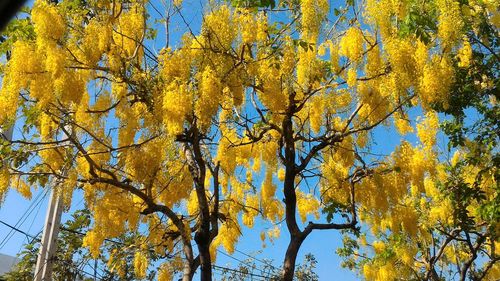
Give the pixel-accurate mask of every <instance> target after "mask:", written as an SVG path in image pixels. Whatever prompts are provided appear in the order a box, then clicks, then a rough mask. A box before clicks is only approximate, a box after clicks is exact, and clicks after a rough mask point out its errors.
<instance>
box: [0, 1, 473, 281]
mask: <svg viewBox="0 0 500 281" xmlns="http://www.w3.org/2000/svg"><path fill="white" fill-rule="evenodd" d="M155 4H157V3H155V2H154V1H151V2H147V1H141V0H133V1H111V0H110V1H87V2H80V1H69V0H68V1H61V2H60V3H57V4H55V3H48V2H47V1H43V0H40V1H36V2H35V5H34V7H33V10H32V11H31V13H30V16H29V17H28V18H27V19H25V20H24V23H25V24H24V25H21V26H20V27H19V28H20V29H21V30H22V31H23V32H17V33H15V34H17V35H16V36H11V37H9V38H8V39H9V40H7V41H6V42H7V43H8V44H10V45H8V46H9V50H11V56H10V60H9V61H8V63H7V64H6V65H5V67H4V76H3V83H2V90H1V92H0V101H1V103H2V105H6V106H5V109H4V110H3V111H2V112H0V124H3V125H4V126H6V125H9V124H12V122H13V121H14V120H15V119H16V116H19V115H20V116H21V117H22V118H21V119H22V122H20V123H22V127H23V128H22V135H21V137H20V138H17V139H14V140H13V141H5V142H4V143H3V144H2V154H1V155H2V158H3V159H4V160H5V163H6V164H5V165H3V166H2V170H1V175H2V176H1V177H0V191H2V193H4V192H5V190H6V188H7V186H8V183H9V181H10V182H11V183H13V186H14V188H15V189H17V190H18V191H20V192H21V193H22V194H25V195H26V196H28V197H29V194H30V191H31V186H35V185H45V184H46V183H47V180H48V178H49V177H51V178H54V179H56V182H58V183H59V184H58V185H57V190H58V191H59V192H60V194H61V196H63V198H65V199H66V203H67V204H69V202H68V201H69V199H70V198H71V195H72V193H73V191H74V189H75V188H81V189H83V190H84V193H85V200H86V203H87V205H88V206H89V208H90V210H91V213H92V215H93V229H92V230H91V231H90V232H88V234H87V236H86V237H85V239H84V244H85V245H86V246H88V247H90V249H91V251H92V252H93V253H94V254H95V255H97V254H98V253H99V248H100V245H101V244H102V242H103V240H104V239H105V238H111V237H117V236H119V235H120V234H122V233H124V232H126V231H134V232H138V233H141V234H142V236H141V238H139V239H137V241H135V242H136V244H137V245H138V246H139V248H140V249H142V250H141V251H138V252H137V253H136V256H135V261H134V263H135V267H136V269H135V273H136V274H137V277H138V278H142V277H144V273H145V272H146V269H147V266H148V253H149V251H148V250H149V249H150V248H153V249H154V250H155V251H156V252H157V253H158V254H160V255H166V256H167V254H168V255H172V256H174V258H172V259H168V260H166V262H165V264H164V265H162V266H161V267H160V278H161V280H165V279H169V278H170V276H171V275H172V272H174V271H177V270H183V276H184V280H190V279H192V278H193V274H194V272H195V271H196V269H197V268H198V267H200V268H201V274H200V275H201V279H202V280H210V279H211V264H212V262H214V261H215V259H216V256H215V253H216V251H215V250H216V249H217V248H218V247H220V246H222V247H224V248H225V249H226V251H228V252H229V253H231V252H232V251H234V247H235V243H236V242H237V241H238V238H239V236H240V234H241V229H242V227H243V226H246V227H253V226H254V221H255V219H256V218H257V217H258V218H259V219H260V220H262V221H263V222H264V223H265V225H268V226H271V227H269V228H270V230H269V231H267V232H266V231H263V232H262V239H263V240H264V239H266V237H270V238H276V237H278V236H279V230H280V229H279V225H280V223H281V222H282V221H284V222H285V224H286V230H287V232H288V233H289V235H290V240H289V246H288V249H287V251H286V253H285V254H284V264H283V279H284V280H292V279H293V275H294V269H295V262H296V258H297V254H298V251H299V249H300V246H301V244H302V243H303V242H304V240H305V239H306V238H307V237H308V235H309V234H310V233H311V232H313V231H318V230H329V229H337V230H339V229H340V230H350V231H352V232H353V233H354V234H358V233H359V232H360V228H359V226H360V222H362V223H363V224H364V225H366V226H368V227H369V229H370V230H371V231H372V232H373V233H386V232H387V231H389V232H391V233H395V234H397V233H403V234H405V235H407V237H409V238H415V237H417V236H420V235H422V230H421V229H420V228H418V227H417V221H418V216H419V213H418V209H417V210H416V209H415V206H414V204H413V203H414V202H413V201H414V200H413V199H414V198H415V197H419V196H420V198H424V195H422V194H425V196H426V195H429V196H434V195H432V194H434V193H430V192H433V191H435V190H434V189H430V187H429V184H430V182H432V180H433V179H435V177H436V176H437V175H438V174H439V163H438V158H437V153H438V151H437V149H436V132H437V129H438V115H437V113H436V112H435V111H434V110H433V108H436V106H437V107H439V106H440V107H442V108H448V107H449V96H450V88H451V86H452V84H453V81H454V76H455V69H454V63H455V62H456V61H458V62H459V64H462V65H468V64H469V63H470V60H471V55H472V54H471V53H472V52H471V47H470V43H469V41H468V39H463V37H462V35H463V33H462V28H456V27H457V26H456V19H457V17H458V16H460V15H459V14H460V10H459V9H458V7H459V6H457V5H459V4H458V2H455V1H453V0H438V1H435V2H432V3H428V4H426V5H420V4H421V3H419V2H418V1H408V2H404V1H401V2H388V1H367V2H366V3H365V2H355V1H347V2H346V3H345V5H342V6H338V7H329V3H328V1H326V0H304V1H282V2H280V3H275V2H273V1H234V2H233V3H232V4H233V5H232V6H228V5H226V4H224V3H216V2H210V3H208V4H207V6H208V7H207V8H208V9H207V10H206V13H205V14H204V15H203V18H202V24H201V28H199V31H198V28H197V27H193V26H191V25H190V23H189V22H190V21H189V20H188V19H187V18H186V16H185V14H184V12H185V11H184V10H183V9H182V3H181V1H174V2H173V3H166V5H165V7H164V8H165V9H158V8H157V7H156V6H155ZM417 8H418V9H422V11H423V13H424V14H425V13H433V14H437V15H438V16H437V20H436V21H435V22H432V21H429V22H425V21H424V22H423V25H422V24H420V23H421V21H422V19H415V14H416V13H415V9H417ZM163 12H165V13H166V14H163ZM153 14H160V15H161V16H160V18H161V20H162V21H163V22H164V23H165V28H161V29H160V27H159V25H158V24H157V23H156V21H155V20H158V17H155V16H152V15H153ZM173 18H176V19H177V20H178V24H180V25H181V26H183V27H184V28H185V30H186V31H187V32H186V34H184V35H183V36H182V37H181V39H179V41H178V42H176V44H175V45H174V46H171V45H170V43H169V42H170V37H171V32H170V30H171V24H172V22H173V20H172V19H173ZM415 23H419V24H415ZM436 23H437V28H434V29H433V28H427V25H433V26H434V25H435V24H436ZM158 30H161V31H165V33H166V38H163V37H161V36H158V32H157V31H158ZM155 39H156V40H163V42H162V45H163V47H162V48H161V50H156V49H155V48H154V45H155V44H154V43H153V42H154V40H155ZM165 39H166V40H165ZM457 48H458V49H459V50H460V51H459V52H456V50H457ZM157 51H158V52H157ZM457 53H458V54H457ZM412 107H415V108H419V109H420V111H421V112H422V114H421V115H422V116H421V117H420V119H419V121H418V124H416V123H415V122H416V121H415V118H414V117H413V116H414V115H416V114H409V113H408V110H409V109H410V108H412ZM417 114H418V113H417ZM382 126H385V127H386V128H387V130H390V131H391V137H394V138H396V137H398V136H399V135H405V134H410V133H412V132H413V131H414V129H415V128H416V134H415V135H416V136H417V138H418V139H419V142H418V143H416V144H415V143H413V144H412V143H411V142H409V141H402V142H401V144H399V145H398V146H397V147H396V148H395V150H394V152H393V153H392V154H391V155H389V156H387V157H382V156H378V154H376V153H375V151H380V147H379V146H378V145H377V144H378V143H380V142H384V141H385V139H386V138H387V136H382V137H381V138H378V137H377V136H378V135H379V134H377V130H378V128H379V127H382ZM384 147H385V146H384ZM384 149H385V150H388V149H391V148H387V147H385V148H384ZM386 154H387V153H386ZM278 187H279V188H278ZM435 194H436V195H438V194H439V192H436V193H435ZM320 211H321V212H323V213H325V214H326V215H324V216H321V215H320ZM297 215H298V216H297ZM310 215H314V216H315V219H314V220H312V217H311V216H310ZM437 218H440V217H439V216H438V217H437ZM308 220H309V221H308ZM193 241H194V242H196V247H194V246H193V244H192V243H193ZM194 248H195V249H194ZM116 254H117V255H118V254H119V253H116ZM119 268H120V266H119V263H118V262H117V263H116V264H115V269H116V270H117V271H119V270H120V269H119ZM373 276H374V275H369V274H367V275H366V277H367V278H368V279H371V278H373V279H375V278H374V277H373ZM377 276H379V275H377ZM380 276H382V275H380ZM384 276H385V275H384ZM381 278H382V279H383V277H381Z"/></svg>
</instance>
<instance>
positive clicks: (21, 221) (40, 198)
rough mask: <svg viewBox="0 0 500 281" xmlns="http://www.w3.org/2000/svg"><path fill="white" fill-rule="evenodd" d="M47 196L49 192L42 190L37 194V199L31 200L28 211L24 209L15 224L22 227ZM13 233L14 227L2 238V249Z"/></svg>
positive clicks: (0, 245) (0, 247) (0, 244)
mask: <svg viewBox="0 0 500 281" xmlns="http://www.w3.org/2000/svg"><path fill="white" fill-rule="evenodd" d="M42 195H43V196H42ZM45 196H47V192H40V193H39V194H38V195H37V197H36V198H35V200H33V202H31V204H30V205H29V206H28V208H27V209H26V211H24V213H23V215H22V216H21V217H20V218H19V219H18V220H17V222H16V224H15V225H14V226H15V227H20V226H21V225H23V224H24V222H25V221H26V220H27V219H28V218H29V216H30V215H31V213H32V212H33V211H34V210H35V208H36V207H37V206H38V205H40V204H41V203H42V202H43V200H44V199H45ZM37 201H38V202H37ZM25 216H26V217H25ZM13 235H14V233H13V232H12V229H11V230H10V231H9V233H7V235H6V236H5V238H4V239H3V240H2V242H0V249H2V248H3V247H4V246H5V245H6V244H7V242H8V241H9V240H10V238H12V236H13Z"/></svg>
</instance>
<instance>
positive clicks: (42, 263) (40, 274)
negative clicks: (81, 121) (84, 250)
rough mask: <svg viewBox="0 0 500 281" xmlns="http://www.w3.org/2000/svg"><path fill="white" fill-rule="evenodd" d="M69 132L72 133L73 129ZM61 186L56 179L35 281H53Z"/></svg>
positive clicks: (59, 217) (60, 181)
mask: <svg viewBox="0 0 500 281" xmlns="http://www.w3.org/2000/svg"><path fill="white" fill-rule="evenodd" d="M67 129H68V128H67ZM68 131H69V132H71V128H69V129H68ZM62 174H63V176H65V175H66V170H65V168H63V169H62ZM59 184H62V180H57V179H54V183H53V186H52V190H51V194H50V201H49V208H48V210H47V216H46V218H45V226H44V229H43V235H42V241H41V244H40V250H39V252H38V258H37V261H36V267H35V273H34V274H35V276H34V281H52V268H53V263H54V259H55V256H56V250H57V236H58V234H59V225H60V224H61V215H62V211H63V202H62V199H61V197H60V196H59V194H57V191H56V188H57V186H58V185H59Z"/></svg>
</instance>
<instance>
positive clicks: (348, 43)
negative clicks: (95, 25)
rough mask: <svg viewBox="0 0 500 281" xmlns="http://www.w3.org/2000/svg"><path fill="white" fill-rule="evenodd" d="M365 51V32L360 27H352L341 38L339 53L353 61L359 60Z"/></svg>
mask: <svg viewBox="0 0 500 281" xmlns="http://www.w3.org/2000/svg"><path fill="white" fill-rule="evenodd" d="M363 51H364V38H363V32H362V31H361V29H359V27H355V26H352V27H350V28H349V29H348V30H347V31H346V33H345V35H344V36H342V39H340V44H339V54H340V55H342V56H345V57H347V58H348V59H349V60H351V61H353V62H358V61H359V60H360V59H362V54H363Z"/></svg>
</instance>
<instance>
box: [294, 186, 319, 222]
mask: <svg viewBox="0 0 500 281" xmlns="http://www.w3.org/2000/svg"><path fill="white" fill-rule="evenodd" d="M296 193H297V210H298V212H299V216H300V219H301V220H302V222H306V220H307V215H309V214H314V216H315V218H316V219H319V207H320V203H319V201H318V199H316V198H314V196H313V195H312V194H310V193H307V194H305V193H303V192H302V191H300V190H299V191H297V192H296Z"/></svg>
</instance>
